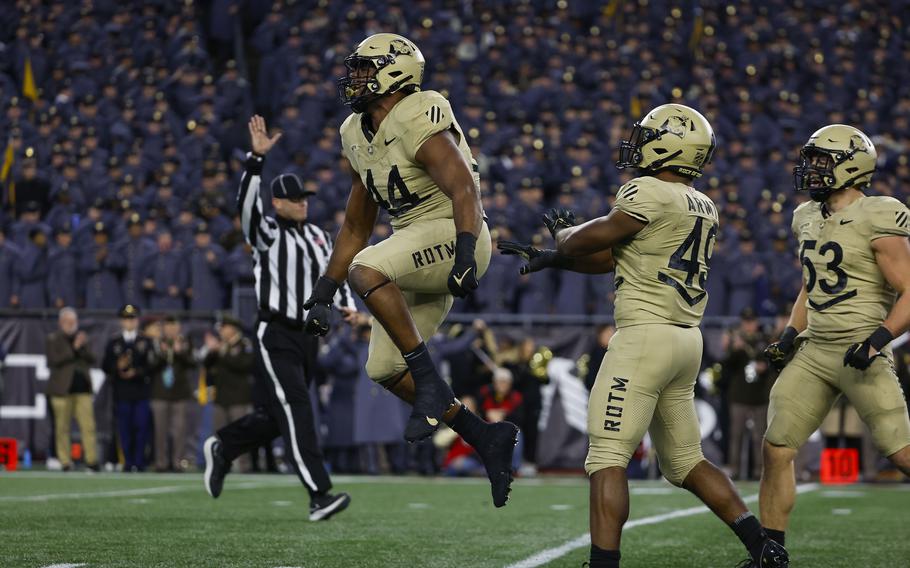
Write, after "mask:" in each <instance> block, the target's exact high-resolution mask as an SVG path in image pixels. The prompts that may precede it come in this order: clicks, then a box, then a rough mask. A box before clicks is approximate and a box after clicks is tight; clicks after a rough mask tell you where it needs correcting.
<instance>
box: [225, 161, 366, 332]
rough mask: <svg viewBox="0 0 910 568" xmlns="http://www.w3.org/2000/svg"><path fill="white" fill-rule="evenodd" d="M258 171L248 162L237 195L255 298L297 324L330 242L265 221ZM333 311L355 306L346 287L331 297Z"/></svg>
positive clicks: (313, 229)
mask: <svg viewBox="0 0 910 568" xmlns="http://www.w3.org/2000/svg"><path fill="white" fill-rule="evenodd" d="M261 168H262V164H261V161H259V160H257V158H255V157H250V158H248V160H247V167H246V169H245V170H244V172H243V178H242V179H241V180H240V192H239V193H238V194H237V208H238V209H239V210H240V222H241V225H242V229H243V235H244V237H245V238H246V242H248V243H249V244H250V246H252V247H253V262H254V267H253V273H254V274H255V276H256V298H257V299H258V304H259V309H260V310H264V311H269V312H272V313H273V314H277V315H279V316H281V317H284V318H287V319H289V320H293V321H294V322H297V323H300V324H303V322H304V320H305V319H306V310H304V309H303V303H304V302H305V301H306V300H307V298H309V297H310V294H311V293H312V291H313V286H314V285H315V284H316V280H317V279H318V278H319V275H320V274H322V273H323V272H325V269H326V267H327V266H328V264H329V257H330V256H331V254H332V239H331V237H329V234H328V233H327V232H325V231H323V230H322V229H320V228H319V227H317V226H315V225H313V224H310V223H303V224H297V223H293V222H288V221H285V220H283V219H277V220H276V219H273V218H272V217H268V216H266V215H265V214H264V213H263V211H262V198H261V197H260V196H259V184H260V181H261V178H260V175H259V171H260V170H261ZM335 307H339V308H340V307H345V308H353V307H355V306H354V298H353V297H352V296H351V290H350V288H349V287H348V285H347V283H344V284H343V285H342V286H341V287H340V288H339V289H338V292H337V293H336V294H335Z"/></svg>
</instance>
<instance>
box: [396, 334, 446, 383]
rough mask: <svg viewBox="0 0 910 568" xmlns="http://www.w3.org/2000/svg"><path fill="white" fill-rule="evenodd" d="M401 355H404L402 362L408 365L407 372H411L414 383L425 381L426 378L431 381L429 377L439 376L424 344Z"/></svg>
mask: <svg viewBox="0 0 910 568" xmlns="http://www.w3.org/2000/svg"><path fill="white" fill-rule="evenodd" d="M402 355H404V362H405V363H407V364H408V370H410V371H411V376H412V377H414V382H415V383H417V382H422V381H425V380H427V379H428V378H430V380H432V378H431V376H433V375H435V376H437V377H438V376H439V373H438V372H437V371H436V365H435V364H433V358H432V357H430V351H429V350H428V349H427V344H426V343H423V342H421V344H420V345H418V346H417V347H415V348H414V350H413V351H411V352H410V353H403V354H402Z"/></svg>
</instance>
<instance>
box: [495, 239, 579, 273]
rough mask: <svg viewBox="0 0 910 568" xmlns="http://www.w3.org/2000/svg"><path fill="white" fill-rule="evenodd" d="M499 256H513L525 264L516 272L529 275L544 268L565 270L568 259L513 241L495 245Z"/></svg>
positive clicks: (550, 250)
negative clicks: (519, 258) (518, 257)
mask: <svg viewBox="0 0 910 568" xmlns="http://www.w3.org/2000/svg"><path fill="white" fill-rule="evenodd" d="M496 248H498V249H499V252H500V253H501V254H514V255H516V256H520V257H521V258H523V259H524V260H525V262H526V264H522V265H521V268H519V269H518V271H519V272H520V273H521V274H530V273H532V272H537V271H539V270H543V269H544V268H551V267H552V268H566V267H567V265H568V259H567V258H566V257H564V256H562V255H561V254H559V253H558V252H556V251H555V250H553V249H539V248H534V247H532V246H531V245H523V244H521V243H516V242H514V241H499V243H498V244H497V245H496Z"/></svg>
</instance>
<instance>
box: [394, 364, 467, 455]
mask: <svg viewBox="0 0 910 568" xmlns="http://www.w3.org/2000/svg"><path fill="white" fill-rule="evenodd" d="M414 391H415V392H414V405H413V407H412V408H411V416H410V417H408V423H407V424H406V425H405V428H404V439H405V440H407V441H408V442H419V441H420V440H423V439H425V438H429V437H430V436H432V435H433V432H435V431H436V430H437V429H438V428H439V426H440V424H442V416H443V415H444V414H445V413H446V411H447V410H448V409H449V408H451V407H452V405H453V404H454V403H455V393H453V392H452V387H450V386H449V385H448V384H447V383H446V382H445V381H443V380H442V379H441V378H439V376H438V375H437V376H435V377H433V378H432V379H429V380H425V381H417V380H415V381H414Z"/></svg>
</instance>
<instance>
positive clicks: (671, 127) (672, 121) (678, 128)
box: [660, 115, 694, 138]
mask: <svg viewBox="0 0 910 568" xmlns="http://www.w3.org/2000/svg"><path fill="white" fill-rule="evenodd" d="M693 126H694V125H693ZM660 129H661V130H663V131H664V132H666V133H668V134H672V135H674V136H678V137H679V138H684V137H685V136H686V131H687V130H689V117H687V116H682V115H676V116H669V117H667V120H665V121H664V123H663V124H662V125H661V126H660Z"/></svg>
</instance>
